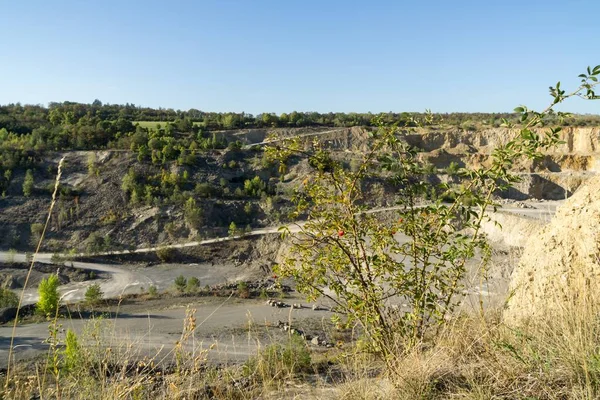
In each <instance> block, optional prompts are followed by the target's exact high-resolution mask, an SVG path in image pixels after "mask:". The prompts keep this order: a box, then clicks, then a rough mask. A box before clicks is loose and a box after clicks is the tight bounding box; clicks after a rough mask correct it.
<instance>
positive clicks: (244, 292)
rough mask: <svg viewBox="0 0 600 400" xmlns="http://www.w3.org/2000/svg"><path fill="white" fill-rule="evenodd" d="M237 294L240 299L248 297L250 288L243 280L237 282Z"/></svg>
mask: <svg viewBox="0 0 600 400" xmlns="http://www.w3.org/2000/svg"><path fill="white" fill-rule="evenodd" d="M237 295H238V296H239V297H240V298H242V299H247V298H249V297H250V288H249V287H248V284H247V283H246V282H244V281H242V282H240V283H238V285H237Z"/></svg>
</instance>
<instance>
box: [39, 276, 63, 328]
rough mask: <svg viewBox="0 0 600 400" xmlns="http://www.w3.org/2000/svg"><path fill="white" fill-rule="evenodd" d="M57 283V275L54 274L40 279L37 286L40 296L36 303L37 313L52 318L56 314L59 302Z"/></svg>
mask: <svg viewBox="0 0 600 400" xmlns="http://www.w3.org/2000/svg"><path fill="white" fill-rule="evenodd" d="M58 285H59V282H58V276H57V275H55V274H52V275H50V276H49V277H48V278H45V279H42V281H41V282H40V285H39V287H38V294H39V296H40V298H39V300H38V302H37V304H36V311H37V313H38V314H40V315H43V316H45V317H48V318H52V317H54V316H55V315H56V313H57V312H58V303H59V295H58Z"/></svg>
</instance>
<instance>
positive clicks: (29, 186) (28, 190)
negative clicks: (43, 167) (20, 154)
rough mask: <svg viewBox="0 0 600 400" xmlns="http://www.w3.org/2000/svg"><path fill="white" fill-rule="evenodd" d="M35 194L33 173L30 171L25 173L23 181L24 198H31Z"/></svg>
mask: <svg viewBox="0 0 600 400" xmlns="http://www.w3.org/2000/svg"><path fill="white" fill-rule="evenodd" d="M32 193H33V172H32V171H31V170H30V169H28V170H27V172H26V173H25V180H24V181H23V196H25V197H29V196H31V194H32Z"/></svg>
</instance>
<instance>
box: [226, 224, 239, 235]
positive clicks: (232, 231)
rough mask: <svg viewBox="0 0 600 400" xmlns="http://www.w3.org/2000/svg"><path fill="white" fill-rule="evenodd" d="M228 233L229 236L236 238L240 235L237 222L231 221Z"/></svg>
mask: <svg viewBox="0 0 600 400" xmlns="http://www.w3.org/2000/svg"><path fill="white" fill-rule="evenodd" d="M227 232H228V233H229V236H235V235H236V234H237V233H238V227H237V225H236V224H235V222H233V221H231V223H230V224H229V229H228V231H227Z"/></svg>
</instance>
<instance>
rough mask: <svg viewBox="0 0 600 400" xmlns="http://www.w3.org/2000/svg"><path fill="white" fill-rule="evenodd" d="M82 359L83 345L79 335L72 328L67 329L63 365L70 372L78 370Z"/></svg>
mask: <svg viewBox="0 0 600 400" xmlns="http://www.w3.org/2000/svg"><path fill="white" fill-rule="evenodd" d="M81 361H82V354H81V346H80V345H79V341H78V340H77V335H76V334H75V332H73V331H72V330H70V329H68V330H67V335H66V337H65V351H64V361H63V363H64V364H63V365H64V368H65V370H67V371H68V372H76V371H77V370H78V369H79V366H80V365H81Z"/></svg>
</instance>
